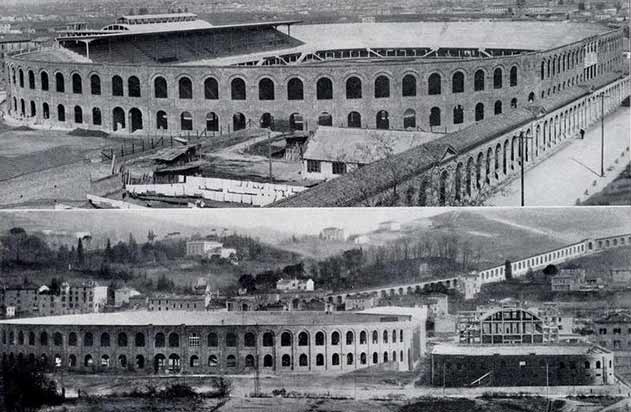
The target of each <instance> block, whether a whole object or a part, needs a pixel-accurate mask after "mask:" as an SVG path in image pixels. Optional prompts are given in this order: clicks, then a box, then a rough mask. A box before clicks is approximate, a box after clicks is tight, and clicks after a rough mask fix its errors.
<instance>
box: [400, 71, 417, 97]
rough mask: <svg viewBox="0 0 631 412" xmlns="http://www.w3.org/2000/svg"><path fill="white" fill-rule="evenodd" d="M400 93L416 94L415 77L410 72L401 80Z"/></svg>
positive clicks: (411, 95) (404, 95)
mask: <svg viewBox="0 0 631 412" xmlns="http://www.w3.org/2000/svg"><path fill="white" fill-rule="evenodd" d="M401 94H402V95H403V97H413V96H416V77H414V76H413V75H411V74H407V75H405V76H404V77H403V81H402V82H401Z"/></svg>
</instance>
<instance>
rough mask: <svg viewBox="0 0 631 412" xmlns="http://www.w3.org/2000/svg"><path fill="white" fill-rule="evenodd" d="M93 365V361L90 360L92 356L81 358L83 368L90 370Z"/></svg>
mask: <svg viewBox="0 0 631 412" xmlns="http://www.w3.org/2000/svg"><path fill="white" fill-rule="evenodd" d="M93 365H94V359H92V355H85V357H84V358H83V366H84V367H86V368H91V367H92V366H93Z"/></svg>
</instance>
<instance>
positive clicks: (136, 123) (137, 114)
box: [129, 107, 143, 133]
mask: <svg viewBox="0 0 631 412" xmlns="http://www.w3.org/2000/svg"><path fill="white" fill-rule="evenodd" d="M129 126H130V132H131V133H134V132H135V131H137V130H142V129H143V122H142V112H141V111H140V109H138V108H136V107H133V108H132V109H131V110H129Z"/></svg>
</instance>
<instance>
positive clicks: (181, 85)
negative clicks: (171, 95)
mask: <svg viewBox="0 0 631 412" xmlns="http://www.w3.org/2000/svg"><path fill="white" fill-rule="evenodd" d="M177 87H178V97H179V98H180V99H187V100H189V99H192V98H193V81H192V80H191V78H190V77H188V76H181V77H180V78H179V79H178V81H177Z"/></svg>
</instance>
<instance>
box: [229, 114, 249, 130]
mask: <svg viewBox="0 0 631 412" xmlns="http://www.w3.org/2000/svg"><path fill="white" fill-rule="evenodd" d="M245 123H246V121H245V115H244V114H243V113H235V114H233V115H232V130H233V131H235V132H236V131H237V130H243V129H245Z"/></svg>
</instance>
